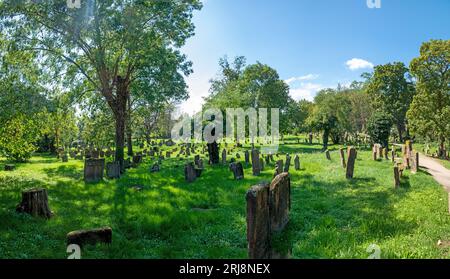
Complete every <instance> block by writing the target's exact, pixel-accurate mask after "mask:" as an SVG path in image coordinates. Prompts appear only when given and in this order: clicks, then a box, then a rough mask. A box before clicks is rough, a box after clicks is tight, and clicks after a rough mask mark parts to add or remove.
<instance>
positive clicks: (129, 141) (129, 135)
mask: <svg viewBox="0 0 450 279" xmlns="http://www.w3.org/2000/svg"><path fill="white" fill-rule="evenodd" d="M127 95H128V96H127V122H126V132H127V147H128V148H127V149H128V156H133V139H132V131H131V98H130V94H127Z"/></svg>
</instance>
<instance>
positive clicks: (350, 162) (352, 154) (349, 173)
mask: <svg viewBox="0 0 450 279" xmlns="http://www.w3.org/2000/svg"><path fill="white" fill-rule="evenodd" d="M355 161H356V149H355V148H354V147H350V148H349V149H348V151H347V169H346V175H345V176H346V177H347V179H352V178H353V173H354V170H355Z"/></svg>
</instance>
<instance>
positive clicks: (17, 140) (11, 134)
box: [0, 115, 39, 162]
mask: <svg viewBox="0 0 450 279" xmlns="http://www.w3.org/2000/svg"><path fill="white" fill-rule="evenodd" d="M38 135H39V129H38V127H37V125H36V123H35V121H33V120H32V119H29V118H27V117H26V116H23V115H20V116H17V117H15V118H12V119H10V120H7V121H6V123H5V124H4V125H3V126H2V127H0V151H1V153H2V154H3V155H4V156H6V158H7V159H8V160H12V161H15V162H25V161H27V160H28V159H29V158H31V155H32V154H33V152H34V151H35V150H36V147H35V145H34V142H35V141H36V139H37V137H38Z"/></svg>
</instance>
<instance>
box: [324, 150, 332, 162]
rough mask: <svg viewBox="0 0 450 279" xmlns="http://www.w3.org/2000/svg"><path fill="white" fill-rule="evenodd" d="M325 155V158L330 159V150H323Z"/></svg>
mask: <svg viewBox="0 0 450 279" xmlns="http://www.w3.org/2000/svg"><path fill="white" fill-rule="evenodd" d="M325 156H326V157H327V160H331V156H330V150H328V149H327V150H326V151H325Z"/></svg>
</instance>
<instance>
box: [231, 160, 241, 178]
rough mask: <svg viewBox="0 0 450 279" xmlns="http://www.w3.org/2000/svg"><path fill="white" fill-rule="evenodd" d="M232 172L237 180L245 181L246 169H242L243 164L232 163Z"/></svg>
mask: <svg viewBox="0 0 450 279" xmlns="http://www.w3.org/2000/svg"><path fill="white" fill-rule="evenodd" d="M230 170H231V171H232V172H233V175H234V179H235V180H242V179H244V168H243V167H242V164H241V163H240V162H238V163H231V164H230Z"/></svg>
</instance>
